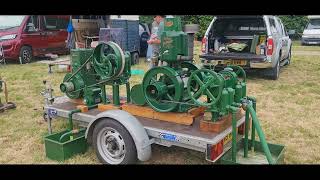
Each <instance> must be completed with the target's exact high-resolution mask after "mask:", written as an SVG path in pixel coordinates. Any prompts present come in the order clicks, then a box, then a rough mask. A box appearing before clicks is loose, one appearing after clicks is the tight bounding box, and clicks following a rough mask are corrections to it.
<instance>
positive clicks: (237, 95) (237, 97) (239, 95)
mask: <svg viewBox="0 0 320 180" xmlns="http://www.w3.org/2000/svg"><path fill="white" fill-rule="evenodd" d="M241 98H242V86H241V85H240V84H237V85H236V88H235V96H234V101H235V102H236V103H240V101H241Z"/></svg>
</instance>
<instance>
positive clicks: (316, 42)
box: [309, 42, 318, 44]
mask: <svg viewBox="0 0 320 180" xmlns="http://www.w3.org/2000/svg"><path fill="white" fill-rule="evenodd" d="M309 44H318V43H317V42H309Z"/></svg>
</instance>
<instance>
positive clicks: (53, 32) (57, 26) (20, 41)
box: [0, 15, 69, 63]
mask: <svg viewBox="0 0 320 180" xmlns="http://www.w3.org/2000/svg"><path fill="white" fill-rule="evenodd" d="M68 20H69V16H54V15H48V16H41V15H27V16H0V46H2V48H3V53H4V57H5V58H6V59H14V60H18V59H21V62H22V63H29V62H30V61H31V60H32V58H33V56H43V55H45V54H48V53H55V54H65V53H67V52H68V49H67V48H66V42H65V41H66V39H67V36H68V32H67V31H66V28H67V25H68Z"/></svg>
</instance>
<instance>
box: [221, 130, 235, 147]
mask: <svg viewBox="0 0 320 180" xmlns="http://www.w3.org/2000/svg"><path fill="white" fill-rule="evenodd" d="M238 130H239V127H237V131H236V132H237V136H238ZM231 140H232V132H231V133H229V134H228V135H227V136H226V137H224V138H223V145H226V144H228V142H230V141H231Z"/></svg>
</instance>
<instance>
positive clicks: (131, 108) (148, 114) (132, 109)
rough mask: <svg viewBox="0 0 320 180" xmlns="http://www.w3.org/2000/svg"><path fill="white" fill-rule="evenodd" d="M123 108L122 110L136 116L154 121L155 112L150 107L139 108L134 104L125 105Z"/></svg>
mask: <svg viewBox="0 0 320 180" xmlns="http://www.w3.org/2000/svg"><path fill="white" fill-rule="evenodd" d="M121 107H122V110H124V111H127V112H128V113H130V114H132V115H134V116H140V117H145V118H151V119H153V113H154V110H153V109H151V108H150V107H145V106H138V105H134V104H124V105H122V106H121Z"/></svg>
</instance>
